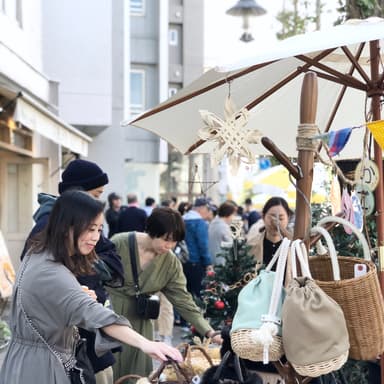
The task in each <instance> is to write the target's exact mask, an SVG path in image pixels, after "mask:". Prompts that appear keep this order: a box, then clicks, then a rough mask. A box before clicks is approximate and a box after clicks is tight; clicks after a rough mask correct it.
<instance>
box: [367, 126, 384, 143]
mask: <svg viewBox="0 0 384 384" xmlns="http://www.w3.org/2000/svg"><path fill="white" fill-rule="evenodd" d="M366 126H367V127H368V129H369V130H370V131H371V133H372V135H373V137H374V138H375V140H376V142H377V144H379V145H380V148H381V149H384V120H377V121H372V122H371V123H366Z"/></svg>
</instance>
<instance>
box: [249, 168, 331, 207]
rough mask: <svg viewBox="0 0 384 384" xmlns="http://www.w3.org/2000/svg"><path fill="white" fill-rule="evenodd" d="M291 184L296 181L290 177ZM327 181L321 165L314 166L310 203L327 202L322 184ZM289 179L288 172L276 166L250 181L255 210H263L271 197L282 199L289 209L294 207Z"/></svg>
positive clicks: (294, 201)
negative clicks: (285, 201)
mask: <svg viewBox="0 0 384 384" xmlns="http://www.w3.org/2000/svg"><path fill="white" fill-rule="evenodd" d="M291 179H292V182H293V183H295V182H296V180H295V179H294V178H293V177H292V178H291ZM326 180H327V172H326V170H325V169H324V166H322V164H315V167H314V178H313V188H312V197H311V203H318V204H321V203H324V202H325V201H326V200H327V192H326V188H325V187H324V182H326ZM292 182H291V180H290V178H289V172H288V170H287V169H286V168H285V167H284V166H282V165H277V166H274V167H271V168H269V169H266V170H263V171H261V172H260V173H258V174H257V175H256V176H255V177H253V179H252V184H253V186H252V192H253V196H252V202H253V204H254V206H255V208H257V209H261V208H263V206H264V204H265V202H266V201H267V200H268V199H269V198H270V197H273V196H279V197H283V198H284V199H285V200H287V202H288V204H289V206H290V207H291V208H295V205H296V188H295V185H294V184H293V183H292Z"/></svg>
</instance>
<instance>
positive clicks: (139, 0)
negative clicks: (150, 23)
mask: <svg viewBox="0 0 384 384" xmlns="http://www.w3.org/2000/svg"><path fill="white" fill-rule="evenodd" d="M129 9H130V12H131V15H132V16H143V15H144V12H145V0H130V5H129Z"/></svg>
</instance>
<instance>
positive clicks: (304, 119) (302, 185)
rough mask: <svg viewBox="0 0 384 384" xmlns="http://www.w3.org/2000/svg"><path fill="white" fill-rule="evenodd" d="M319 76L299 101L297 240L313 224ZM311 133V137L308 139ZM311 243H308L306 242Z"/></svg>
mask: <svg viewBox="0 0 384 384" xmlns="http://www.w3.org/2000/svg"><path fill="white" fill-rule="evenodd" d="M317 95H318V91H317V75H316V74H315V73H313V72H308V73H306V74H305V76H304V80H303V85H302V88H301V97H300V126H299V131H298V137H297V148H298V163H297V164H298V167H299V169H300V170H301V175H300V176H301V177H300V178H298V179H297V184H296V185H297V189H298V191H297V192H296V218H295V229H294V235H293V237H294V239H298V238H299V239H304V238H307V236H306V235H307V234H308V232H309V226H310V221H311V209H310V205H309V202H310V200H311V192H312V181H313V162H314V151H315V150H316V145H313V144H312V142H311V140H307V141H308V143H306V140H305V138H306V137H310V136H314V134H313V133H311V128H312V129H314V128H315V120H316V111H317ZM306 130H308V131H309V135H307V133H308V132H306ZM307 240H308V239H307ZM275 367H276V369H277V370H278V372H279V374H280V375H281V376H282V377H283V378H284V380H285V383H286V384H297V383H299V384H305V383H307V382H308V381H309V378H305V377H301V376H300V375H298V374H297V373H296V372H295V371H294V369H293V368H292V366H291V365H290V364H289V362H287V363H286V364H284V365H282V364H281V363H275Z"/></svg>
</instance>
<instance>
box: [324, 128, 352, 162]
mask: <svg viewBox="0 0 384 384" xmlns="http://www.w3.org/2000/svg"><path fill="white" fill-rule="evenodd" d="M351 132H352V128H343V129H339V130H338V131H331V132H329V133H328V137H327V141H328V142H327V145H328V148H329V156H331V157H333V156H336V155H337V154H338V153H340V151H341V150H342V149H343V148H344V147H345V145H346V144H347V142H348V140H349V137H350V136H351Z"/></svg>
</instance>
